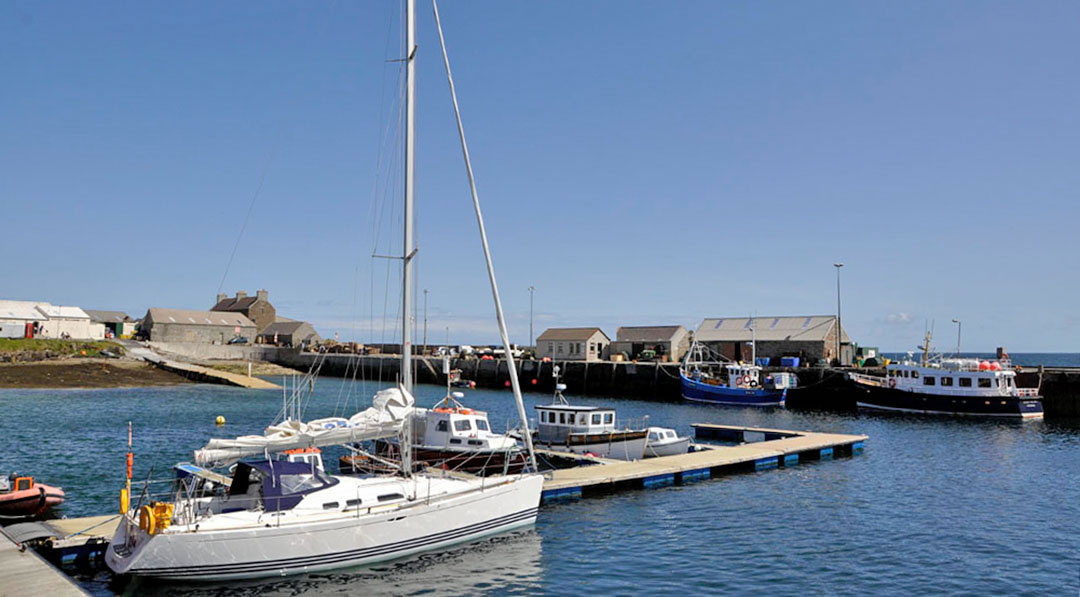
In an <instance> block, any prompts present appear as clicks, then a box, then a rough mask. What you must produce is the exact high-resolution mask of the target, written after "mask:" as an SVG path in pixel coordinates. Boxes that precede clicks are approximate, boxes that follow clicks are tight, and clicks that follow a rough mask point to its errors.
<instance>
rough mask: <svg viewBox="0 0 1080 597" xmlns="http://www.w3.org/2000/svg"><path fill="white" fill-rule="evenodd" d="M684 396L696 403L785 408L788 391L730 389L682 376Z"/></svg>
mask: <svg viewBox="0 0 1080 597" xmlns="http://www.w3.org/2000/svg"><path fill="white" fill-rule="evenodd" d="M680 377H682V396H683V398H685V399H686V400H692V401H694V402H706V403H710V404H728V405H733V406H783V404H784V400H786V399H787V390H786V389H784V390H766V389H764V388H729V387H727V386H721V385H713V384H707V383H701V382H700V381H694V380H693V379H690V378H688V377H686V376H685V375H682V374H681V373H680Z"/></svg>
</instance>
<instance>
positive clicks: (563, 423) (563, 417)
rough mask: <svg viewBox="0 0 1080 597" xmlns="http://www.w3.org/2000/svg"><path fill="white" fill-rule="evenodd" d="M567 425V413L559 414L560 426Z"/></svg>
mask: <svg viewBox="0 0 1080 597" xmlns="http://www.w3.org/2000/svg"><path fill="white" fill-rule="evenodd" d="M565 424H566V413H559V425H565Z"/></svg>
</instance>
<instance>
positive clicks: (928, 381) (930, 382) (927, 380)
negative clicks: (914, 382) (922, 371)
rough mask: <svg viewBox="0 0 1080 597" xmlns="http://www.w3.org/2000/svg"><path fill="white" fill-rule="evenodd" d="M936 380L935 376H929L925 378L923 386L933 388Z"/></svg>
mask: <svg viewBox="0 0 1080 597" xmlns="http://www.w3.org/2000/svg"><path fill="white" fill-rule="evenodd" d="M934 379H935V378H934V376H933V375H927V376H926V377H924V378H923V380H922V382H923V385H924V386H932V385H934Z"/></svg>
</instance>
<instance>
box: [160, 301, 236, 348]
mask: <svg viewBox="0 0 1080 597" xmlns="http://www.w3.org/2000/svg"><path fill="white" fill-rule="evenodd" d="M139 331H140V333H141V334H143V335H145V336H146V337H147V338H148V339H149V340H151V341H153V342H198V343H202V344H225V343H227V342H228V341H229V340H231V339H233V338H237V337H242V338H247V339H248V341H253V340H254V339H255V323H254V322H252V321H251V320H250V319H248V318H247V317H245V316H244V315H241V314H240V313H230V312H224V311H188V310H185V309H161V308H158V307H153V308H151V309H149V310H148V311H147V312H146V315H145V316H144V317H143V320H142V327H141V328H140V330H139Z"/></svg>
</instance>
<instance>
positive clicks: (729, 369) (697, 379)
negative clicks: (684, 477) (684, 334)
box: [679, 342, 797, 406]
mask: <svg viewBox="0 0 1080 597" xmlns="http://www.w3.org/2000/svg"><path fill="white" fill-rule="evenodd" d="M708 352H709V351H708V349H707V348H706V347H705V346H702V345H699V344H697V343H696V342H695V343H694V345H693V346H692V347H691V349H690V351H689V352H688V353H687V356H686V360H685V361H684V362H683V366H682V367H681V368H680V369H679V377H680V378H681V379H682V396H683V398H684V399H686V400H691V401H694V402H708V403H712V404H729V405H736V406H783V405H784V402H785V401H786V400H787V391H788V390H789V389H790V388H793V387H795V385H796V383H797V379H796V378H795V375H794V374H792V373H774V374H772V375H767V376H765V378H764V379H762V376H761V373H762V368H761V367H760V366H758V365H756V364H750V363H742V362H722V360H721V358H708V357H707V353H708Z"/></svg>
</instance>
